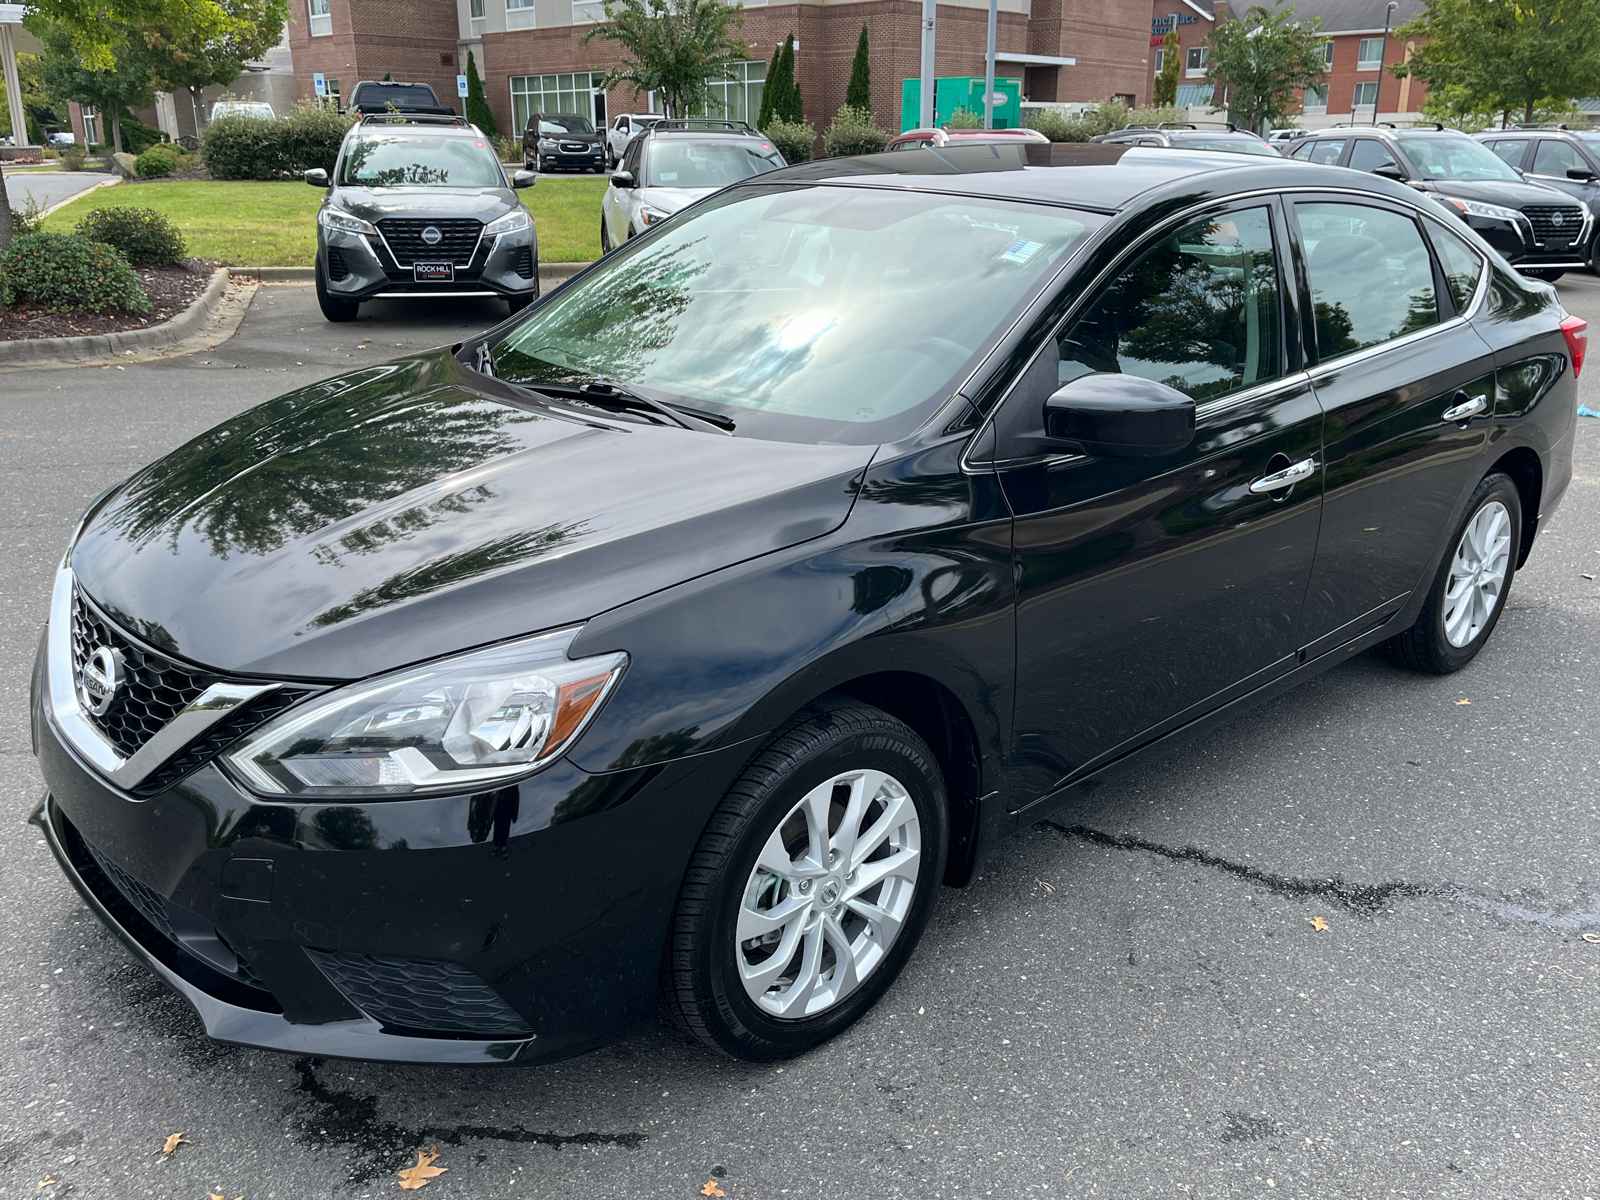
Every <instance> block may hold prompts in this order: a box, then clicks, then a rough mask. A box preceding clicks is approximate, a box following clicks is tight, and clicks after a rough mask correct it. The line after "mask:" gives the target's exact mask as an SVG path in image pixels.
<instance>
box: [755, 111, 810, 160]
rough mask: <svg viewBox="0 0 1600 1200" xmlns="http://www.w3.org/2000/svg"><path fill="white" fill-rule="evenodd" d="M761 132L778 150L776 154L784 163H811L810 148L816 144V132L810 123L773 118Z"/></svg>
mask: <svg viewBox="0 0 1600 1200" xmlns="http://www.w3.org/2000/svg"><path fill="white" fill-rule="evenodd" d="M761 132H762V133H764V134H765V135H766V137H767V140H768V141H770V142H771V143H772V144H773V145H774V146H776V147H777V148H778V153H779V154H781V155H783V160H784V162H787V163H803V162H810V161H811V148H812V147H813V146H815V145H816V144H817V131H816V130H815V129H813V128H812V127H811V122H810V121H784V120H780V119H776V118H775V119H773V120H771V121H768V122H767V127H766V128H765V129H763V130H762V131H761Z"/></svg>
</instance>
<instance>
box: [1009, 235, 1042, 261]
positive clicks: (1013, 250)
mask: <svg viewBox="0 0 1600 1200" xmlns="http://www.w3.org/2000/svg"><path fill="white" fill-rule="evenodd" d="M1043 249H1044V243H1043V242H1030V241H1029V240H1028V239H1027V238H1018V239H1017V240H1016V241H1014V242H1012V243H1011V245H1009V246H1007V247H1006V248H1005V249H1004V250H1003V251H1001V253H1000V261H1001V262H1014V263H1025V262H1027V261H1028V260H1029V259H1030V258H1032V257H1033V256H1034V255H1035V254H1037V253H1039V251H1041V250H1043Z"/></svg>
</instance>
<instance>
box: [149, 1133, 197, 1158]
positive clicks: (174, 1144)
mask: <svg viewBox="0 0 1600 1200" xmlns="http://www.w3.org/2000/svg"><path fill="white" fill-rule="evenodd" d="M192 1145H194V1143H193V1142H191V1141H190V1140H189V1139H188V1138H186V1137H184V1136H183V1134H181V1133H169V1134H167V1140H166V1141H164V1142H162V1143H161V1149H160V1150H158V1151H157V1153H158V1154H165V1155H166V1156H167V1157H168V1158H171V1157H172V1156H173V1155H174V1154H176V1153H177V1152H178V1147H179V1146H192Z"/></svg>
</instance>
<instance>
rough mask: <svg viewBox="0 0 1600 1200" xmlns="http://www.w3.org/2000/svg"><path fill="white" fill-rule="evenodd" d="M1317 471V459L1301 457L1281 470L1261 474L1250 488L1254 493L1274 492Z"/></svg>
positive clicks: (1307, 477)
mask: <svg viewBox="0 0 1600 1200" xmlns="http://www.w3.org/2000/svg"><path fill="white" fill-rule="evenodd" d="M1316 473H1317V460H1316V459H1314V458H1307V459H1303V460H1302V461H1300V462H1297V463H1295V464H1294V465H1293V466H1290V467H1285V468H1284V469H1283V470H1281V471H1274V472H1273V473H1272V474H1271V475H1263V476H1262V477H1261V478H1260V479H1258V480H1256V481H1255V482H1254V483H1252V484H1251V485H1250V490H1251V491H1252V492H1254V493H1255V494H1256V495H1258V496H1259V495H1261V493H1263V492H1275V491H1277V490H1278V489H1280V488H1286V487H1293V486H1294V485H1295V484H1297V483H1299V482H1300V481H1301V480H1302V479H1310V478H1311V477H1312V476H1313V475H1315V474H1316Z"/></svg>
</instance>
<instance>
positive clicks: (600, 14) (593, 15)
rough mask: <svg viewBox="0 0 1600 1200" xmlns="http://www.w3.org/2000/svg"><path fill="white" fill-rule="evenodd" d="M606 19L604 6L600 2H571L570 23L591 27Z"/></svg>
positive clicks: (599, 0)
mask: <svg viewBox="0 0 1600 1200" xmlns="http://www.w3.org/2000/svg"><path fill="white" fill-rule="evenodd" d="M605 19H606V6H605V4H604V3H603V2H602V0H572V23H573V24H574V25H593V24H596V23H597V22H600V21H604V20H605Z"/></svg>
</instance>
